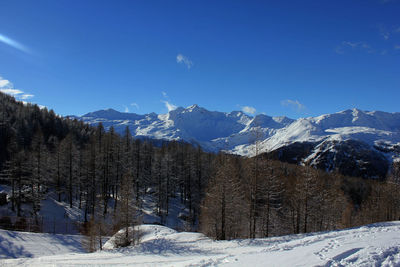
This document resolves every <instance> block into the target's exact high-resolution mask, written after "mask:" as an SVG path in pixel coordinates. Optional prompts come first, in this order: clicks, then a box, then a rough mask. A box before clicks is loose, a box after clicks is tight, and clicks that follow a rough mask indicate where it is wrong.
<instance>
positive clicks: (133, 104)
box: [131, 103, 139, 109]
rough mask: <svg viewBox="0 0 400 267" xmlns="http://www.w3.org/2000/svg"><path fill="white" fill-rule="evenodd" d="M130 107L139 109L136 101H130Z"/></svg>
mask: <svg viewBox="0 0 400 267" xmlns="http://www.w3.org/2000/svg"><path fill="white" fill-rule="evenodd" d="M131 106H132V107H135V108H136V109H139V105H138V104H137V103H131Z"/></svg>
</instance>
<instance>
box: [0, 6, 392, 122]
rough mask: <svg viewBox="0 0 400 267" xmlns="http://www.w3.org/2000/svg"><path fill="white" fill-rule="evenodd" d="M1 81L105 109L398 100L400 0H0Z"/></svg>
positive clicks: (28, 96) (315, 106)
mask: <svg viewBox="0 0 400 267" xmlns="http://www.w3.org/2000/svg"><path fill="white" fill-rule="evenodd" d="M0 13H1V18H2V19H1V22H0V77H1V78H0V88H1V90H2V91H4V92H8V93H10V94H14V95H16V96H17V97H18V98H19V99H22V100H25V101H31V102H34V103H38V104H40V105H44V106H46V107H48V108H52V109H54V110H55V111H56V112H57V113H59V114H61V115H69V114H75V115H82V114H84V113H87V112H90V111H95V110H99V109H104V108H114V109H116V110H119V111H125V110H126V111H128V110H129V111H130V112H135V113H140V114H144V113H149V112H153V111H154V112H156V113H166V112H167V110H168V108H169V109H171V108H174V106H183V107H186V106H190V105H192V104H198V105H200V106H202V107H205V108H207V109H209V110H218V111H233V110H241V109H243V110H245V111H246V112H248V113H254V114H258V113H266V114H268V115H274V116H275V115H286V116H289V117H292V118H298V117H307V116H316V115H320V114H324V113H333V112H337V111H341V110H344V109H349V108H354V107H356V108H360V109H363V110H383V111H388V112H398V111H400V108H399V103H400V15H399V14H400V0H359V1H348V0H340V1H328V0H321V1H315V0H312V1H308V0H305V1H234V0H232V1H139V0H138V1H122V0H121V1H78V0H72V1H67V0H59V1H52V0H47V1H42V0H35V1H30V0H29V1H20V0H1V1H0Z"/></svg>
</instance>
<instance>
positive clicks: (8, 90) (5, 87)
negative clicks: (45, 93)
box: [0, 76, 34, 100]
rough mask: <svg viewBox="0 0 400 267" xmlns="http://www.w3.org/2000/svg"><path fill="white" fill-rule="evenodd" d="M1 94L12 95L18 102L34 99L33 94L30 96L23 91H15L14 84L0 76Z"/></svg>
mask: <svg viewBox="0 0 400 267" xmlns="http://www.w3.org/2000/svg"><path fill="white" fill-rule="evenodd" d="M0 92H2V93H4V94H7V95H11V96H13V97H15V98H16V99H18V100H27V99H31V98H33V97H34V95H33V94H28V93H25V92H24V91H22V90H19V89H15V88H14V85H13V84H12V82H10V81H9V80H6V79H4V78H3V77H1V76H0Z"/></svg>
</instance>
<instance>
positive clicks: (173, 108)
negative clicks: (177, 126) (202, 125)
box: [161, 100, 177, 112]
mask: <svg viewBox="0 0 400 267" xmlns="http://www.w3.org/2000/svg"><path fill="white" fill-rule="evenodd" d="M161 102H163V103H164V105H165V107H166V108H167V109H168V112H170V111H172V110H175V109H176V108H177V106H175V105H174V104H172V103H170V102H168V101H167V100H161Z"/></svg>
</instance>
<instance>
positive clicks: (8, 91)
mask: <svg viewBox="0 0 400 267" xmlns="http://www.w3.org/2000/svg"><path fill="white" fill-rule="evenodd" d="M0 92H2V93H5V94H7V95H12V96H18V95H20V94H23V93H24V92H22V91H21V90H18V89H12V88H2V89H0Z"/></svg>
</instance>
